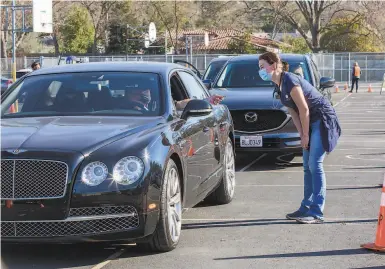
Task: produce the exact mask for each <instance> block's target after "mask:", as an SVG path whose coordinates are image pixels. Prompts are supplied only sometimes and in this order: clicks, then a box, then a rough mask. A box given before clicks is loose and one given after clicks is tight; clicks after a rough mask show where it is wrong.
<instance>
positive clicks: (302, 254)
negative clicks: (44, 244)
mask: <svg viewBox="0 0 385 269" xmlns="http://www.w3.org/2000/svg"><path fill="white" fill-rule="evenodd" d="M372 253H373V252H369V251H366V250H364V249H361V248H357V249H341V250H326V251H314V252H298V253H282V254H270V255H255V256H238V257H228V258H216V259H214V260H216V261H224V260H245V259H276V258H296V257H325V256H349V255H360V254H372Z"/></svg>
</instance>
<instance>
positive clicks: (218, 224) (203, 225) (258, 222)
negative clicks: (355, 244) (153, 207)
mask: <svg viewBox="0 0 385 269" xmlns="http://www.w3.org/2000/svg"><path fill="white" fill-rule="evenodd" d="M366 222H377V219H367V220H347V221H328V220H327V219H326V220H325V222H324V223H323V224H318V225H328V224H348V223H366ZM282 224H286V225H299V224H298V223H296V221H295V220H287V219H255V220H234V221H215V222H197V223H185V224H183V225H182V229H184V230H189V229H207V228H229V227H248V226H264V225H282Z"/></svg>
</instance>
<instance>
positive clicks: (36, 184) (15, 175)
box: [0, 160, 68, 199]
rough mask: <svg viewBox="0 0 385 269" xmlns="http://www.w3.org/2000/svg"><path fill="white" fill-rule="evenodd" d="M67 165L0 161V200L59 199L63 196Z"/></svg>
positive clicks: (48, 162)
mask: <svg viewBox="0 0 385 269" xmlns="http://www.w3.org/2000/svg"><path fill="white" fill-rule="evenodd" d="M67 177H68V166H67V164H65V163H63V162H59V161H44V160H1V194H0V197H1V199H36V198H60V197H63V196H64V195H65V190H66V185H67Z"/></svg>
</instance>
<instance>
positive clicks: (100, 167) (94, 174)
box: [82, 162, 108, 186]
mask: <svg viewBox="0 0 385 269" xmlns="http://www.w3.org/2000/svg"><path fill="white" fill-rule="evenodd" d="M107 176H108V168H107V166H106V165H105V164H104V163H102V162H92V163H89V164H87V165H86V167H84V169H83V171H82V181H83V182H84V183H85V184H87V185H89V186H97V185H99V184H100V183H102V182H103V181H104V180H106V178H107Z"/></svg>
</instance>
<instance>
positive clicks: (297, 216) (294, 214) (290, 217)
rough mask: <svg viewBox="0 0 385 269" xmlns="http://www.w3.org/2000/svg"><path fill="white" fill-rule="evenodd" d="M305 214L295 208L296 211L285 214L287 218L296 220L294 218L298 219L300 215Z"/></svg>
mask: <svg viewBox="0 0 385 269" xmlns="http://www.w3.org/2000/svg"><path fill="white" fill-rule="evenodd" d="M305 214H306V213H304V212H301V211H299V210H297V211H295V212H293V213H290V214H287V215H286V218H287V219H291V220H296V219H298V218H300V217H303V216H304V215H305Z"/></svg>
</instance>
